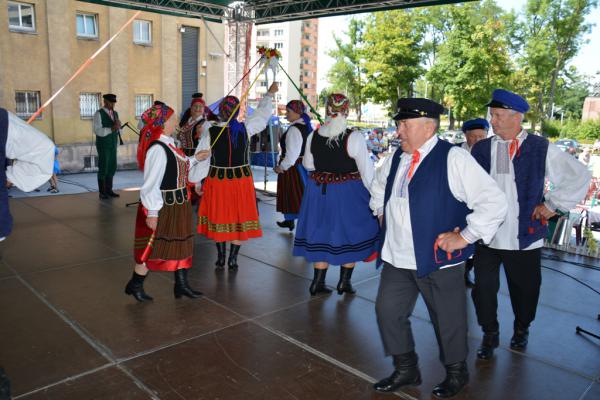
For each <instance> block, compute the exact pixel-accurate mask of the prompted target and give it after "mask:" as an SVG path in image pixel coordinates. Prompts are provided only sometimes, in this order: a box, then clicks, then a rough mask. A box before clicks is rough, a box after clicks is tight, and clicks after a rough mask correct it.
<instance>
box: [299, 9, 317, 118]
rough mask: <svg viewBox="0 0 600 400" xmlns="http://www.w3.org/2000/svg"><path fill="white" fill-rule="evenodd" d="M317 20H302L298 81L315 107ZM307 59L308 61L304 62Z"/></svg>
mask: <svg viewBox="0 0 600 400" xmlns="http://www.w3.org/2000/svg"><path fill="white" fill-rule="evenodd" d="M318 43H319V20H318V19H316V18H313V19H307V20H304V21H302V42H301V44H302V50H301V63H302V71H301V75H300V83H301V84H302V86H301V87H302V91H303V92H304V94H305V95H306V97H307V98H308V100H309V101H310V103H311V104H312V105H313V107H317V55H318V53H319V48H318ZM306 61H308V62H306Z"/></svg>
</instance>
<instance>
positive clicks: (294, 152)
mask: <svg viewBox="0 0 600 400" xmlns="http://www.w3.org/2000/svg"><path fill="white" fill-rule="evenodd" d="M293 124H302V125H304V120H303V119H302V118H300V119H299V120H297V121H294V122H293ZM302 142H303V140H302V133H300V129H298V128H296V127H295V126H293V125H292V126H290V128H289V129H288V131H287V134H286V135H285V157H284V158H283V159H282V160H281V162H280V163H279V166H280V167H281V169H283V170H284V171H287V170H288V169H289V168H290V167H291V166H292V165H294V164H296V161H297V160H298V157H300V153H301V152H302Z"/></svg>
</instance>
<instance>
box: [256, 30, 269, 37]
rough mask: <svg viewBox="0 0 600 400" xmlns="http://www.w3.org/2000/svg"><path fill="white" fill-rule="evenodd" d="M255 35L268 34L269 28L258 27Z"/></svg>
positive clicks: (263, 35)
mask: <svg viewBox="0 0 600 400" xmlns="http://www.w3.org/2000/svg"><path fill="white" fill-rule="evenodd" d="M256 36H260V37H265V36H270V35H269V30H268V29H258V30H257V31H256Z"/></svg>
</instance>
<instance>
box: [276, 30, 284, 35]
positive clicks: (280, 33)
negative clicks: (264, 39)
mask: <svg viewBox="0 0 600 400" xmlns="http://www.w3.org/2000/svg"><path fill="white" fill-rule="evenodd" d="M274 36H283V29H275V32H274Z"/></svg>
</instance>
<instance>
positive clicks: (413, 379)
mask: <svg viewBox="0 0 600 400" xmlns="http://www.w3.org/2000/svg"><path fill="white" fill-rule="evenodd" d="M394 367H395V369H394V372H392V374H391V375H390V376H388V377H387V378H383V379H382V380H380V381H379V382H377V383H375V384H374V385H373V389H375V390H377V391H378V392H393V391H395V390H397V389H399V388H401V387H402V386H407V385H410V386H418V385H420V384H421V371H419V366H418V358H417V354H416V353H415V352H414V351H411V352H409V353H404V354H401V355H399V356H394Z"/></svg>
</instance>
